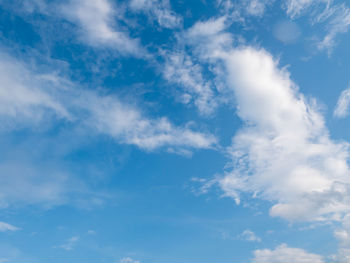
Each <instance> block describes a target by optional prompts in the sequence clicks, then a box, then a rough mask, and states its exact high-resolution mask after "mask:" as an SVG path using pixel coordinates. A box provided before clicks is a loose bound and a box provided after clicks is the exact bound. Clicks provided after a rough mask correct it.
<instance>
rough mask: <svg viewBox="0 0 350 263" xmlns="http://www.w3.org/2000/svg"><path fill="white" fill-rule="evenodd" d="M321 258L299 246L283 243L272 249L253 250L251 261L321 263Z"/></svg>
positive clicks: (265, 262) (254, 262)
mask: <svg viewBox="0 0 350 263" xmlns="http://www.w3.org/2000/svg"><path fill="white" fill-rule="evenodd" d="M323 262H325V261H324V260H323V258H322V257H321V256H319V255H316V254H311V253H308V252H306V251H305V250H303V249H300V248H290V247H288V246H287V245H285V244H282V245H280V246H278V247H277V248H276V249H274V250H270V249H262V250H255V251H254V259H253V260H252V263H323Z"/></svg>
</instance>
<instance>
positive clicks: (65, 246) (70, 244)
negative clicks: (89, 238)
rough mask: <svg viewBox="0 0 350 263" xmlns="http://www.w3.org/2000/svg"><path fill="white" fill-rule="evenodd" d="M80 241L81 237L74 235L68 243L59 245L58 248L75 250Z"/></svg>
mask: <svg viewBox="0 0 350 263" xmlns="http://www.w3.org/2000/svg"><path fill="white" fill-rule="evenodd" d="M78 241H79V237H78V236H73V237H71V238H69V239H68V240H67V242H66V243H64V244H62V245H60V246H58V248H62V249H64V250H68V251H69V250H73V249H74V247H75V245H76V243H77V242H78Z"/></svg>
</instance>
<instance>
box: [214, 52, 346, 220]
mask: <svg viewBox="0 0 350 263" xmlns="http://www.w3.org/2000/svg"><path fill="white" fill-rule="evenodd" d="M223 59H224V60H225V63H226V67H227V71H228V76H227V84H228V85H229V86H230V87H231V88H232V89H233V91H234V93H235V96H236V100H237V104H238V105H237V109H238V112H237V113H238V115H239V117H240V118H241V119H242V120H243V121H244V122H245V127H244V128H242V129H241V130H240V131H238V132H237V134H236V135H235V137H234V138H233V145H232V147H231V148H230V149H229V153H230V154H231V156H232V167H234V168H233V170H232V171H228V172H227V173H226V174H225V176H224V177H223V178H222V179H221V180H220V185H221V187H222V189H223V190H224V192H225V194H226V195H227V196H231V197H233V198H235V199H236V201H237V202H239V193H240V192H248V193H251V194H252V195H253V196H255V197H260V198H263V199H266V200H269V201H271V202H273V203H276V204H275V205H274V206H273V207H272V208H271V211H270V213H271V215H273V216H280V217H284V218H286V219H288V220H315V219H319V220H321V219H325V218H333V217H336V216H339V213H340V214H343V213H345V212H346V211H348V210H349V209H350V207H349V205H348V200H349V197H350V196H349V186H348V185H349V179H348V174H349V167H348V165H347V159H348V149H347V144H345V143H335V142H333V141H331V140H330V138H329V135H328V131H327V128H326V127H325V125H324V120H323V117H322V115H321V114H320V113H319V112H318V111H317V108H316V107H315V106H314V105H313V104H312V103H311V104H310V103H309V102H307V101H306V100H305V98H304V97H303V96H302V95H301V94H300V93H299V92H298V91H297V87H296V86H295V84H294V83H293V82H292V81H291V80H290V77H289V73H288V72H287V71H286V70H285V69H279V68H278V67H277V62H275V61H274V60H273V58H272V56H271V55H270V54H268V53H267V52H266V51H264V50H261V49H260V50H259V49H254V48H251V47H245V48H238V49H234V50H232V51H231V52H230V53H228V54H226V55H225V56H223ZM251 76H254V78H252V77H251Z"/></svg>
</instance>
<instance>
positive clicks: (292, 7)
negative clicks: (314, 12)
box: [284, 0, 330, 18]
mask: <svg viewBox="0 0 350 263" xmlns="http://www.w3.org/2000/svg"><path fill="white" fill-rule="evenodd" d="M329 2H330V1H329V0H321V1H318V0H286V1H285V2H284V4H285V7H286V12H287V15H289V16H290V17H291V18H295V17H297V16H300V15H301V14H303V13H304V12H305V11H306V10H308V9H309V8H310V7H311V6H312V5H313V4H319V3H329Z"/></svg>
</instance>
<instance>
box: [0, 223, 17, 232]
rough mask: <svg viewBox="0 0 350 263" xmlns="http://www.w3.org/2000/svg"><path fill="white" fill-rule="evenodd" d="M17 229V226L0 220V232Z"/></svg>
mask: <svg viewBox="0 0 350 263" xmlns="http://www.w3.org/2000/svg"><path fill="white" fill-rule="evenodd" d="M17 230H19V228H18V227H15V226H13V225H10V224H8V223H5V222H0V232H7V231H17Z"/></svg>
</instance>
